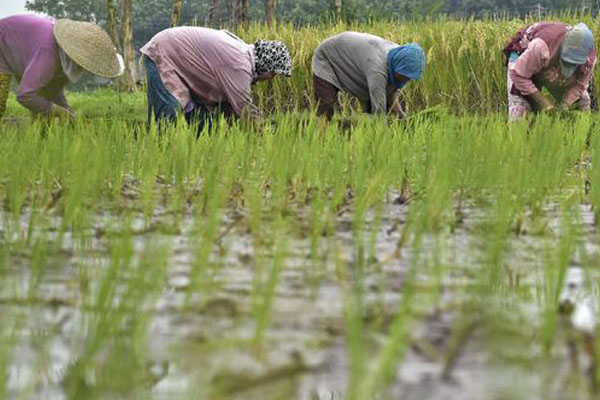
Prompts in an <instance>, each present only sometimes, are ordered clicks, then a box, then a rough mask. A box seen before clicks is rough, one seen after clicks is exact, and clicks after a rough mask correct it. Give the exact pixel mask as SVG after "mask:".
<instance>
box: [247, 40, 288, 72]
mask: <svg viewBox="0 0 600 400" xmlns="http://www.w3.org/2000/svg"><path fill="white" fill-rule="evenodd" d="M254 54H255V55H256V74H257V75H260V74H263V73H266V72H271V73H274V74H279V75H284V76H288V77H289V76H292V57H291V56H290V51H289V50H288V48H287V46H286V45H285V44H283V43H282V42H278V41H271V40H258V41H257V42H256V43H254Z"/></svg>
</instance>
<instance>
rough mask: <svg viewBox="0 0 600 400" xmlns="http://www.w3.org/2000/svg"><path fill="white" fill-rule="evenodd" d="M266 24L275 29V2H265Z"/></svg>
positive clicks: (268, 0) (270, 0)
mask: <svg viewBox="0 0 600 400" xmlns="http://www.w3.org/2000/svg"><path fill="white" fill-rule="evenodd" d="M265 22H266V23H267V25H268V26H269V27H273V22H275V0H265Z"/></svg>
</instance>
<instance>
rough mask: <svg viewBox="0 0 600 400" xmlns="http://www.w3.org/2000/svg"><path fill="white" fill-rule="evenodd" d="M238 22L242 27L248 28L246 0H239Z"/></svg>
mask: <svg viewBox="0 0 600 400" xmlns="http://www.w3.org/2000/svg"><path fill="white" fill-rule="evenodd" d="M240 22H241V23H242V26H243V27H244V29H248V25H249V20H248V0H240Z"/></svg>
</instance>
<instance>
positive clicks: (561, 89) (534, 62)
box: [510, 38, 596, 106]
mask: <svg viewBox="0 0 600 400" xmlns="http://www.w3.org/2000/svg"><path fill="white" fill-rule="evenodd" d="M560 64H561V63H560V51H558V49H549V48H548V45H547V44H546V42H544V41H543V40H542V39H540V38H536V39H533V40H532V41H531V42H530V43H529V45H528V46H527V49H526V50H525V51H524V52H523V54H521V56H520V57H519V58H518V59H517V61H516V62H515V63H514V64H513V66H512V68H511V70H510V76H511V78H512V80H513V83H514V85H515V87H516V88H517V90H518V91H519V92H520V93H521V94H522V95H524V96H529V95H531V94H533V93H535V92H537V91H538V90H539V89H541V88H542V87H546V88H548V90H549V91H550V93H552V95H553V96H554V98H556V99H557V100H562V101H563V102H564V103H566V104H567V105H569V106H571V105H573V103H575V102H576V101H577V100H578V99H579V98H580V97H581V95H582V94H583V93H584V92H585V91H586V90H587V89H588V86H589V84H590V81H591V78H592V74H593V72H594V68H595V65H596V52H595V51H592V52H591V53H590V55H589V56H588V61H587V63H586V64H585V66H583V68H582V71H583V73H580V72H576V73H574V74H573V75H572V76H571V77H570V78H564V77H563V75H562V71H561V65H560Z"/></svg>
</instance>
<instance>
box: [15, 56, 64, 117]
mask: <svg viewBox="0 0 600 400" xmlns="http://www.w3.org/2000/svg"><path fill="white" fill-rule="evenodd" d="M56 68H57V63H56V58H55V55H54V54H52V53H51V50H48V49H41V50H39V51H38V52H37V54H36V55H35V56H34V57H33V58H32V59H31V60H30V62H29V65H28V67H27V68H26V69H25V72H24V73H23V76H22V78H21V83H20V85H19V92H18V93H17V101H18V102H19V103H20V104H21V105H23V106H24V107H26V108H28V109H29V110H31V111H32V112H34V113H40V114H46V113H49V112H50V109H51V107H52V102H51V101H49V100H47V99H46V98H44V97H42V95H41V93H40V92H41V91H42V89H43V88H44V87H45V86H46V85H48V83H49V82H50V81H51V80H52V78H53V77H54V75H55V73H56Z"/></svg>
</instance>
